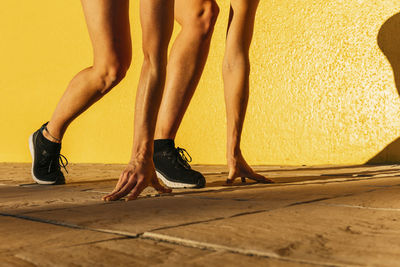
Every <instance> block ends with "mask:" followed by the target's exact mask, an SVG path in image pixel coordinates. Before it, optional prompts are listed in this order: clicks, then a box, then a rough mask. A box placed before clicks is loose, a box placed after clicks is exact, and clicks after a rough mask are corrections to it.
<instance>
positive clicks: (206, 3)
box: [175, 0, 218, 25]
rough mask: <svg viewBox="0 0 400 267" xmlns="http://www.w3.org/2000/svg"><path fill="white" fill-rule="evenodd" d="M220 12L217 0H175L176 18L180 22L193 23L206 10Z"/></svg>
mask: <svg viewBox="0 0 400 267" xmlns="http://www.w3.org/2000/svg"><path fill="white" fill-rule="evenodd" d="M210 11H211V12H213V13H218V5H217V3H216V2H215V0H175V20H176V21H177V22H178V23H179V24H180V25H182V24H185V23H193V22H194V21H196V19H197V18H199V17H201V16H202V15H203V14H204V13H205V12H210Z"/></svg>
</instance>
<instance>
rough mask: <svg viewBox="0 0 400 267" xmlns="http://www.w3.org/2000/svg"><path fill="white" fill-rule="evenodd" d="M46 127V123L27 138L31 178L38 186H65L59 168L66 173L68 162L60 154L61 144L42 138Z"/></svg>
mask: <svg viewBox="0 0 400 267" xmlns="http://www.w3.org/2000/svg"><path fill="white" fill-rule="evenodd" d="M46 125H47V123H46V124H44V125H43V126H42V127H41V128H40V129H39V130H37V131H36V132H34V133H33V134H32V135H31V136H30V137H29V149H30V151H31V155H32V178H33V180H35V182H36V183H38V184H47V185H51V184H65V178H64V174H63V173H62V172H61V166H62V167H63V168H64V169H65V171H67V169H66V168H65V167H66V166H67V165H68V160H67V159H66V158H65V157H64V156H63V155H61V154H60V150H61V144H59V143H54V142H51V141H50V140H48V139H47V138H46V137H44V136H43V130H44V129H45V128H46ZM64 160H65V162H64ZM67 173H68V171H67Z"/></svg>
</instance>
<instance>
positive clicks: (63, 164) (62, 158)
mask: <svg viewBox="0 0 400 267" xmlns="http://www.w3.org/2000/svg"><path fill="white" fill-rule="evenodd" d="M53 162H54V161H53V159H52V160H51V161H50V164H49V169H48V172H49V173H50V172H51V166H52V164H53ZM67 166H68V160H67V158H66V157H65V156H64V155H63V154H59V156H58V167H59V168H61V167H62V168H63V169H64V170H65V172H66V173H68V170H67Z"/></svg>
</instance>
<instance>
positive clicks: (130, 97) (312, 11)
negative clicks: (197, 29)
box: [0, 0, 400, 165]
mask: <svg viewBox="0 0 400 267" xmlns="http://www.w3.org/2000/svg"><path fill="white" fill-rule="evenodd" d="M137 2H138V1H131V21H132V35H133V42H134V45H133V51H134V54H133V64H132V67H131V69H130V71H129V72H128V75H127V78H126V79H125V80H124V81H123V82H122V83H121V84H120V85H119V86H118V87H117V88H116V89H114V90H113V91H112V92H111V93H110V94H109V95H107V96H106V97H105V98H104V99H103V100H102V101H100V102H99V103H97V104H96V105H95V106H94V107H93V108H92V109H90V110H89V111H88V112H86V113H85V114H83V116H81V117H80V118H79V119H77V120H76V121H75V122H74V123H73V124H72V125H71V127H70V129H69V131H68V133H67V135H66V137H65V140H64V144H63V153H64V154H66V155H67V156H68V158H69V159H70V161H72V162H107V163H123V162H126V161H127V160H128V159H129V153H130V146H131V139H132V118H133V103H134V96H135V91H136V84H137V80H138V76H139V70H140V65H141V60H142V55H141V48H140V29H139V22H138V3H137ZM219 4H220V8H221V13H220V16H219V19H218V22H217V26H216V30H215V33H214V37H213V41H212V47H211V52H210V57H209V61H208V63H207V65H206V69H205V71H204V75H203V78H202V80H201V82H200V85H199V88H198V90H197V92H196V94H195V96H194V99H193V101H192V103H191V105H190V107H189V110H188V112H187V114H186V116H185V118H184V120H183V123H182V127H181V129H180V131H179V134H178V136H177V144H178V145H179V146H183V147H185V148H187V149H188V150H189V152H190V153H191V155H192V156H193V158H194V163H206V164H223V163H225V137H226V133H225V131H226V130H225V125H226V119H225V110H224V109H225V107H224V104H223V86H222V78H221V74H220V73H221V62H222V58H223V51H224V40H225V32H226V25H227V16H228V9H229V1H227V0H223V1H219ZM399 8H400V3H399V1H395V0H347V1H340V0H333V1H323V0H261V2H260V6H259V10H258V13H257V18H256V27H255V35H254V41H253V45H252V50H251V62H252V74H251V96H250V103H249V108H248V115H247V118H246V122H245V129H244V133H243V141H242V147H243V152H244V154H245V156H246V158H247V159H248V160H249V162H250V163H251V164H286V165H288V164H296V165H297V164H307V165H309V164H356V163H364V162H367V161H369V160H371V161H372V162H392V161H399V160H400V141H397V138H398V137H399V135H400V133H399V128H400V109H399V108H400V102H399V95H398V92H397V88H396V83H395V78H396V79H397V81H398V82H397V84H398V86H397V87H398V88H400V87H399V86H400V72H399V70H400V68H399V67H400V18H399V17H400V15H398V14H397V13H398V11H399ZM178 30H179V29H177V30H176V31H175V33H174V36H176V33H177V31H178ZM378 36H379V37H378ZM0 38H1V42H0V59H1V64H0V73H1V79H0V101H1V102H0V114H1V115H0V116H1V117H0V119H1V139H0V149H1V150H0V161H3V162H4V161H8V162H12V161H13V162H24V161H25V162H27V161H30V156H29V153H28V147H27V139H28V136H29V135H30V133H31V132H32V131H33V130H34V129H36V128H38V127H39V126H40V125H41V123H42V122H44V121H45V120H47V119H49V117H50V116H51V112H52V111H53V109H54V107H55V105H56V103H57V100H58V99H59V97H60V96H61V94H62V93H63V91H64V89H65V87H66V85H67V84H68V82H69V80H70V79H71V77H72V76H73V75H74V74H75V73H76V72H77V71H79V70H80V69H82V68H84V67H86V66H88V65H89V64H91V61H92V56H91V48H90V42H89V38H88V36H87V30H86V26H85V22H84V19H83V15H82V11H81V7H80V4H79V1H67V0H60V1H52V0H43V1H40V2H36V1H26V0H25V1H23V2H22V3H21V2H20V1H5V2H4V3H3V6H2V9H0ZM392 142H393V143H392Z"/></svg>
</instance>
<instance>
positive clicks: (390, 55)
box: [366, 13, 400, 164]
mask: <svg viewBox="0 0 400 267" xmlns="http://www.w3.org/2000/svg"><path fill="white" fill-rule="evenodd" d="M378 46H379V48H380V49H381V51H382V52H383V54H384V55H385V56H386V58H387V59H388V61H389V63H390V65H391V66H392V69H393V75H394V81H395V84H396V88H397V91H398V92H399V95H400V13H397V14H395V15H394V16H392V17H390V18H389V19H388V20H387V21H386V22H385V23H384V24H383V25H382V27H381V28H380V30H379V33H378ZM379 163H400V137H399V138H397V139H396V140H394V141H393V142H391V143H390V144H388V145H387V146H386V147H385V148H384V149H383V150H382V151H380V152H379V153H378V154H376V155H375V156H374V157H373V158H371V159H370V160H368V161H367V162H366V164H379Z"/></svg>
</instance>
